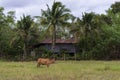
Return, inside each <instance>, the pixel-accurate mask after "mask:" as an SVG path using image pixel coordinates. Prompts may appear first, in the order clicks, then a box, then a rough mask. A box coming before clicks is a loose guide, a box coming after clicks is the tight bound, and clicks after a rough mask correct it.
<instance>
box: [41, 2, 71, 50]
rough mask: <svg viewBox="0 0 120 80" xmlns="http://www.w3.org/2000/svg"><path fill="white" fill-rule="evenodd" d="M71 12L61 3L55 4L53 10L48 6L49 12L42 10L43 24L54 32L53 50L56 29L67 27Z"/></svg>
mask: <svg viewBox="0 0 120 80" xmlns="http://www.w3.org/2000/svg"><path fill="white" fill-rule="evenodd" d="M69 12H70V10H69V9H68V8H66V7H65V5H62V3H61V2H54V3H53V5H52V8H50V7H49V6H48V5H47V10H42V18H41V19H42V21H41V23H42V24H47V25H48V29H51V32H52V50H54V47H55V42H56V29H57V27H59V26H61V25H66V24H67V23H68V19H69V16H70V13H69Z"/></svg>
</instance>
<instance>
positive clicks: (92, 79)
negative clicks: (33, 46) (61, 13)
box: [0, 61, 120, 80]
mask: <svg viewBox="0 0 120 80" xmlns="http://www.w3.org/2000/svg"><path fill="white" fill-rule="evenodd" d="M36 65H37V63H36V62H1V61H0V80H120V61H57V62H56V63H55V64H51V65H50V67H49V68H47V67H46V66H45V65H42V66H41V67H40V68H37V67H36Z"/></svg>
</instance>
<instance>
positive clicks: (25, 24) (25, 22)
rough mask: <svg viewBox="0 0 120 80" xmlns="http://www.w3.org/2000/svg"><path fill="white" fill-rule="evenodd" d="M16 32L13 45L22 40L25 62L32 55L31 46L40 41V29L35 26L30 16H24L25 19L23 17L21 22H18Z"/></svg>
mask: <svg viewBox="0 0 120 80" xmlns="http://www.w3.org/2000/svg"><path fill="white" fill-rule="evenodd" d="M15 31H16V36H14V37H13V39H12V41H11V44H13V43H15V42H16V41H18V40H21V41H22V42H23V43H22V44H23V45H22V47H23V60H25V59H26V57H27V56H28V54H29V53H30V46H31V45H32V43H34V42H35V41H38V37H39V31H38V28H37V27H35V26H34V21H33V19H32V18H31V17H30V16H25V15H23V17H21V20H18V21H17V28H16V29H15ZM31 42H32V43H31Z"/></svg>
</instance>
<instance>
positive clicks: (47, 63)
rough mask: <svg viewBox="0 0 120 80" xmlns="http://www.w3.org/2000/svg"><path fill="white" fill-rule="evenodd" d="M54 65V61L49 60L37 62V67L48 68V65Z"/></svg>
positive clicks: (42, 59)
mask: <svg viewBox="0 0 120 80" xmlns="http://www.w3.org/2000/svg"><path fill="white" fill-rule="evenodd" d="M52 63H55V59H49V58H39V59H38V61H37V67H39V66H40V65H46V66H47V67H49V65H50V64H52Z"/></svg>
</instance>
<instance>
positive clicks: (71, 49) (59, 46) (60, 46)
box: [43, 44, 76, 53]
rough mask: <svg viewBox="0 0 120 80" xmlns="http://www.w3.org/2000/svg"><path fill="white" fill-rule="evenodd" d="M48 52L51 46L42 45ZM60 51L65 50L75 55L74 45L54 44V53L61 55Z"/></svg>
mask: <svg viewBox="0 0 120 80" xmlns="http://www.w3.org/2000/svg"><path fill="white" fill-rule="evenodd" d="M43 47H45V48H46V49H48V50H51V44H44V45H43ZM62 50H66V51H67V52H68V53H76V50H75V45H74V44H56V45H55V50H54V52H56V53H61V51H62Z"/></svg>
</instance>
